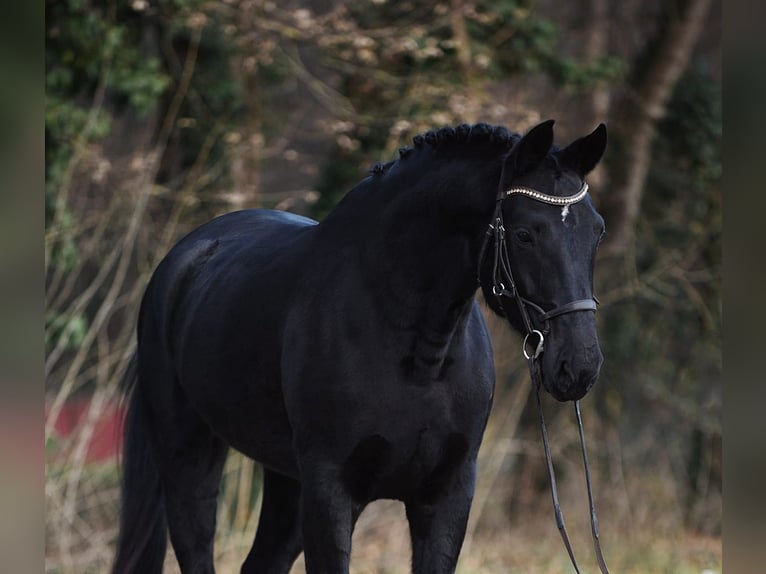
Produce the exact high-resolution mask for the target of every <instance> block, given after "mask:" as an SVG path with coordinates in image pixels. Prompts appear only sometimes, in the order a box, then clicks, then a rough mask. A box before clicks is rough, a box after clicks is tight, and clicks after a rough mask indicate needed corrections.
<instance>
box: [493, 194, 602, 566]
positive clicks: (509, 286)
mask: <svg viewBox="0 0 766 574" xmlns="http://www.w3.org/2000/svg"><path fill="white" fill-rule="evenodd" d="M587 193H588V184H587V183H585V182H583V185H582V187H581V188H580V191H578V192H577V193H576V194H574V195H570V196H566V197H558V196H553V195H547V194H544V193H541V192H539V191H536V190H534V189H530V188H527V187H514V188H511V189H509V190H502V189H501V190H500V192H499V193H498V195H497V202H496V207H495V214H494V217H493V222H492V223H490V224H489V228H488V229H487V235H486V237H485V239H484V243H483V245H482V247H481V251H480V255H479V277H481V273H480V270H481V267H482V265H483V263H484V259H485V257H486V249H487V246H488V244H489V242H490V240H494V247H495V254H494V260H493V264H492V293H493V295H494V296H495V298H496V299H497V302H498V304H499V305H500V308H501V309H502V310H503V312H504V313H505V316H506V318H508V317H509V315H508V310H507V309H506V307H505V302H506V301H507V300H508V299H513V300H514V301H515V303H516V306H517V307H518V310H519V314H520V315H521V319H522V321H523V323H524V329H525V331H526V335H525V337H524V342H523V344H522V351H523V353H524V358H525V359H526V360H527V366H528V367H529V373H530V376H531V378H532V383H533V385H534V388H535V397H536V399H537V412H538V414H539V417H540V430H541V433H542V437H543V448H544V450H545V462H546V465H547V467H548V478H549V482H550V485H551V497H552V499H553V511H554V515H555V517H556V526H557V527H558V529H559V534H560V535H561V538H562V540H563V541H564V546H565V547H566V550H567V553H568V554H569V559H570V560H571V561H572V565H573V566H574V569H575V572H576V573H577V574H580V569H579V567H578V566H577V560H576V559H575V556H574V551H573V550H572V544H571V543H570V541H569V536H568V535H567V531H566V527H565V525H564V514H563V512H562V511H561V506H560V505H559V497H558V490H557V488H556V475H555V473H554V471H553V461H552V457H551V450H550V446H549V444H548V431H547V428H546V426H545V417H544V416H543V407H542V401H541V399H540V388H541V387H542V374H541V371H540V366H539V364H538V357H539V356H540V354H541V353H542V352H543V348H544V342H545V336H546V335H547V334H548V333H549V332H550V320H551V319H554V318H555V317H559V316H561V315H564V314H566V313H573V312H577V311H596V308H597V304H598V299H596V298H595V297H593V298H591V299H578V300H576V301H571V302H569V303H565V304H564V305H559V306H558V307H555V308H554V309H551V310H550V311H544V310H543V309H542V308H541V307H540V306H539V305H537V304H535V303H533V302H532V301H530V300H529V299H526V298H525V297H523V296H522V295H521V294H520V293H519V290H518V289H517V287H516V282H515V281H514V279H513V273H512V271H511V262H510V257H509V255H508V247H507V245H506V242H505V226H504V223H503V210H502V205H503V200H504V199H506V198H507V197H510V196H511V195H517V194H518V195H524V196H526V197H530V198H532V199H534V200H536V201H540V202H542V203H546V204H549V205H557V206H561V207H565V208H566V207H568V206H569V205H572V204H573V203H577V202H578V201H580V200H581V199H583V198H584V197H585V195H586V194H587ZM528 309H533V310H534V311H535V312H536V313H537V314H538V315H539V316H540V320H541V321H542V323H543V324H544V326H543V327H542V331H541V330H538V329H535V327H534V324H533V323H532V320H531V319H530V316H529V310H528ZM530 337H534V338H535V339H536V341H535V340H534V339H533V340H532V341H530ZM574 404H575V416H576V418H577V426H578V431H579V435H580V446H581V449H582V456H583V464H584V467H585V482H586V485H587V489H588V502H589V506H590V523H591V533H592V535H593V545H594V548H595V551H596V558H597V560H598V565H599V568H600V570H601V573H602V574H609V570H608V569H607V567H606V562H605V560H604V555H603V552H602V551H601V542H600V540H599V532H598V519H597V517H596V508H595V505H594V502H593V489H592V485H591V477H590V464H589V463H588V453H587V450H586V448H585V433H584V431H583V424H582V416H581V414H580V401H579V400H578V401H575V403H574Z"/></svg>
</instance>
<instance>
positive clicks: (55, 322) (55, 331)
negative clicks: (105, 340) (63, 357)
mask: <svg viewBox="0 0 766 574" xmlns="http://www.w3.org/2000/svg"><path fill="white" fill-rule="evenodd" d="M87 332H88V320H87V318H86V317H84V316H83V315H74V316H69V315H64V314H59V313H55V312H52V313H50V314H49V316H48V317H47V318H46V322H45V348H46V350H47V349H51V348H52V347H54V346H55V345H58V344H62V345H63V348H64V349H77V348H78V347H79V346H80V344H81V343H82V341H83V339H84V338H85V335H86V333H87Z"/></svg>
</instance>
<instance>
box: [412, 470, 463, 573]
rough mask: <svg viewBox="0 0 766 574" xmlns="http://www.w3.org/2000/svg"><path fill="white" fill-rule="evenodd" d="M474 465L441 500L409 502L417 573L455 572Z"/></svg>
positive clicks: (458, 478) (456, 478)
mask: <svg viewBox="0 0 766 574" xmlns="http://www.w3.org/2000/svg"><path fill="white" fill-rule="evenodd" d="M475 472H476V471H475V465H474V463H471V464H466V466H465V467H464V468H463V469H461V471H460V472H459V473H458V476H456V477H455V480H454V481H453V482H452V484H451V485H450V486H449V487H448V488H446V489H445V490H444V491H443V492H442V493H440V496H439V497H438V498H435V499H433V500H431V499H429V497H428V495H426V496H425V497H424V498H423V499H421V500H416V501H408V502H406V503H405V506H406V509H407V520H408V521H409V523H410V539H411V541H412V572H413V573H414V574H449V573H452V572H454V571H455V568H456V567H457V560H458V556H459V554H460V548H461V547H462V545H463V538H465V530H466V525H467V523H468V513H469V511H470V509H471V501H472V499H473V491H474V480H475Z"/></svg>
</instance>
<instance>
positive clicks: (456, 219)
mask: <svg viewBox="0 0 766 574" xmlns="http://www.w3.org/2000/svg"><path fill="white" fill-rule="evenodd" d="M500 165H501V163H500V162H499V161H498V160H497V159H496V158H495V159H494V160H492V159H484V160H472V161H468V160H463V161H459V160H457V161H449V162H445V161H442V162H441V163H440V164H437V165H433V166H431V167H430V168H429V166H427V165H420V166H418V167H419V171H418V172H417V173H407V172H405V171H404V170H402V171H401V172H400V173H397V172H396V171H392V172H391V173H387V174H386V175H384V176H381V177H380V178H379V180H378V181H375V178H372V179H371V180H370V181H369V182H368V183H369V185H370V186H373V187H374V190H371V192H370V195H371V197H372V196H374V197H375V199H376V201H375V203H377V204H378V205H376V206H374V207H373V209H371V210H370V213H369V217H370V219H371V220H370V221H369V222H368V225H366V226H365V228H366V231H365V237H364V238H362V239H360V246H361V248H360V256H361V258H360V267H361V269H362V275H363V277H365V278H366V279H367V282H368V286H369V288H370V289H371V290H372V291H373V292H374V294H375V304H376V305H377V306H378V308H379V309H380V311H381V312H382V314H383V316H385V317H387V318H388V320H390V321H392V322H394V323H395V324H396V325H397V326H399V327H401V328H404V329H409V330H412V329H413V328H415V329H416V330H417V331H422V332H421V334H424V335H428V336H429V337H431V338H432V339H434V338H436V339H438V338H440V337H442V338H445V339H444V340H445V341H446V340H447V339H449V337H451V333H452V332H454V330H455V328H456V326H457V324H458V323H459V322H460V321H461V320H463V319H464V318H465V314H466V311H467V309H468V307H469V305H470V303H471V301H472V300H473V296H474V294H475V292H476V287H477V276H476V273H477V264H478V259H479V251H480V249H481V245H482V242H483V239H484V236H485V231H486V228H487V224H488V223H489V220H490V219H491V216H492V211H493V208H494V202H495V192H496V186H497V182H498V181H499V178H500Z"/></svg>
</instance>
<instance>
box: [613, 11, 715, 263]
mask: <svg viewBox="0 0 766 574" xmlns="http://www.w3.org/2000/svg"><path fill="white" fill-rule="evenodd" d="M710 4H711V0H684V1H681V2H678V4H677V11H676V13H675V17H674V18H672V19H671V20H670V21H668V22H667V23H666V24H665V25H664V26H661V27H660V28H659V30H658V33H657V37H656V38H654V39H653V40H652V41H649V42H648V43H647V45H646V49H645V52H644V53H645V57H639V58H638V59H637V60H636V61H638V62H641V63H642V64H641V68H640V69H638V70H636V71H635V72H634V74H635V75H636V76H637V79H636V81H635V82H632V85H634V86H636V88H635V91H634V92H633V93H631V94H629V95H628V96H627V97H626V98H625V99H624V100H623V102H622V104H621V106H620V108H619V110H616V113H615V118H614V121H613V122H612V125H613V126H614V128H613V130H612V133H613V134H614V135H615V136H616V137H614V138H613V139H612V141H615V140H617V145H616V146H613V147H611V150H610V151H612V153H613V155H612V160H611V165H610V177H609V179H610V181H611V184H612V186H613V189H612V190H611V192H610V193H609V194H606V197H605V198H604V213H605V215H606V218H607V221H608V225H609V229H610V234H609V236H608V239H607V241H606V243H605V245H604V250H603V251H604V254H605V255H611V256H614V255H622V254H624V253H625V252H626V251H627V250H628V249H629V248H630V247H631V246H632V244H633V240H634V237H635V226H636V222H637V219H638V214H639V211H640V206H641V196H642V194H643V190H644V184H645V182H646V176H647V173H648V171H649V166H650V164H651V152H652V141H653V139H654V132H655V129H656V125H657V122H658V121H659V120H660V119H661V118H662V117H663V115H664V114H665V111H666V107H667V103H668V101H669V99H670V96H671V95H672V93H673V89H674V88H675V85H676V83H677V82H678V79H679V78H680V77H681V74H682V73H683V71H684V70H685V69H686V67H687V65H688V63H689V60H690V58H691V54H692V51H693V48H694V45H695V44H696V42H697V39H698V38H699V35H700V32H701V31H702V29H703V25H704V23H705V21H706V19H707V15H708V12H709V9H710Z"/></svg>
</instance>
